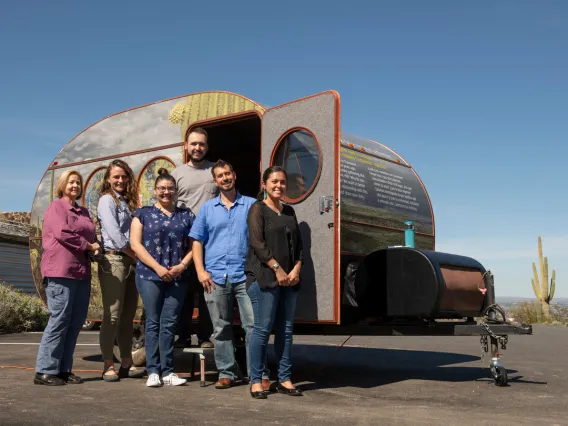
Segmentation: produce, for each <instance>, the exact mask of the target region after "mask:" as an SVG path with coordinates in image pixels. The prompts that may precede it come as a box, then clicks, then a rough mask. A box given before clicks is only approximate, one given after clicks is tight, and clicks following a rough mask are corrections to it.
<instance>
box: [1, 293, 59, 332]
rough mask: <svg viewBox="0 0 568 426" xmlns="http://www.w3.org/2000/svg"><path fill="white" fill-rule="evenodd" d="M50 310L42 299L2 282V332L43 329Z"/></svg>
mask: <svg viewBox="0 0 568 426" xmlns="http://www.w3.org/2000/svg"><path fill="white" fill-rule="evenodd" d="M48 320H49V312H48V311H47V308H46V307H45V306H44V305H43V303H42V302H41V300H40V299H39V298H38V297H36V296H30V295H27V294H25V293H22V292H21V291H19V290H16V289H14V288H13V287H11V286H7V285H4V284H3V283H1V282H0V333H20V332H23V331H43V329H44V328H45V326H46V325H47V321H48Z"/></svg>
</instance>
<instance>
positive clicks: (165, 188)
mask: <svg viewBox="0 0 568 426" xmlns="http://www.w3.org/2000/svg"><path fill="white" fill-rule="evenodd" d="M156 189H157V190H158V192H159V193H160V194H163V193H164V192H166V191H167V192H176V187H175V186H157V187H156Z"/></svg>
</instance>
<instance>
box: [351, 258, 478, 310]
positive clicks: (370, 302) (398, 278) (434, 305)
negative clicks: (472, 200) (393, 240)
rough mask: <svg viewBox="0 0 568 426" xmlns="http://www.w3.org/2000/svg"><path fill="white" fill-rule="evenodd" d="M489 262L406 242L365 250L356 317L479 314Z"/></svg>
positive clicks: (357, 284) (356, 284) (358, 277)
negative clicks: (366, 251)
mask: <svg viewBox="0 0 568 426" xmlns="http://www.w3.org/2000/svg"><path fill="white" fill-rule="evenodd" d="M485 272H486V271H485V268H484V267H483V266H482V265H481V264H480V263H479V262H477V261H476V260H474V259H471V258H469V257H465V256H459V255H454V254H448V253H440V252H435V251H431V250H420V249H413V248H408V247H400V248H387V249H382V250H377V251H375V252H373V253H371V254H369V255H367V256H366V257H365V258H364V259H363V260H362V261H361V262H360V264H359V267H358V269H357V274H356V278H355V280H354V281H355V282H354V288H355V299H356V301H357V305H358V317H359V319H364V318H387V317H391V318H392V317H407V318H408V317H420V318H433V319H439V318H463V317H475V316H479V315H481V314H482V312H483V310H484V309H485V300H486V299H485V291H486V290H485V282H484V279H483V278H484V274H485Z"/></svg>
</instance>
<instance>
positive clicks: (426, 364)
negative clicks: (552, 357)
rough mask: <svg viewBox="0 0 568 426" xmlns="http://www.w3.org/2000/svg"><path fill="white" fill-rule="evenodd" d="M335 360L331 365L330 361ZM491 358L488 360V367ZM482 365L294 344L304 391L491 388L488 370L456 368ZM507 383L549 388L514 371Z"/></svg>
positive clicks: (455, 357)
mask: <svg viewBox="0 0 568 426" xmlns="http://www.w3.org/2000/svg"><path fill="white" fill-rule="evenodd" d="M330 359H331V361H329V360H330ZM489 359H490V358H487V357H486V358H485V364H486V365H488V363H489ZM472 361H477V362H479V363H480V364H481V362H480V357H477V356H471V355H464V354H459V353H449V352H428V351H416V350H400V349H377V348H364V347H343V348H341V350H339V351H337V347H329V346H327V347H326V346H317V345H302V344H295V345H294V347H293V363H294V367H293V376H294V381H295V382H297V383H300V385H299V386H298V387H300V388H302V389H303V390H313V389H329V388H342V387H355V388H374V387H378V386H384V385H388V384H391V383H396V382H401V381H405V380H431V381H438V382H471V381H487V382H488V384H493V378H492V376H491V373H490V370H489V367H485V366H481V365H479V366H471V367H470V366H457V365H456V364H463V363H469V362H472ZM274 362H275V360H274V358H273V356H272V351H271V350H270V352H269V367H270V370H271V376H272V378H273V379H275V378H276V377H277V366H276V364H274ZM507 373H508V375H509V382H514V383H529V384H537V385H545V384H547V383H546V382H535V381H525V380H522V377H523V376H520V375H519V376H515V377H511V376H510V375H511V373H517V371H516V370H512V369H507Z"/></svg>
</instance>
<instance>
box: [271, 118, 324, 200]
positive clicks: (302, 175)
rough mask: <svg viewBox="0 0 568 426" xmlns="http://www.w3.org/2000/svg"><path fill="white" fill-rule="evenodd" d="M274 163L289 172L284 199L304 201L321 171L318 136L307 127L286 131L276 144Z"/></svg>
mask: <svg viewBox="0 0 568 426" xmlns="http://www.w3.org/2000/svg"><path fill="white" fill-rule="evenodd" d="M272 165H273V166H280V167H283V168H284V170H286V173H287V174H288V183H287V188H286V196H285V197H284V201H286V202H288V203H298V202H300V201H302V200H303V199H305V198H306V197H307V196H308V195H309V194H310V193H311V192H312V190H313V189H314V187H315V186H316V183H317V180H318V177H319V173H320V168H321V155H320V149H319V144H318V142H317V141H316V138H315V137H314V135H313V134H312V133H311V132H310V131H308V130H306V129H298V130H293V131H291V132H287V133H285V134H284V136H282V137H281V138H280V141H279V142H278V143H277V144H276V148H275V150H274V154H273V157H272Z"/></svg>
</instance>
